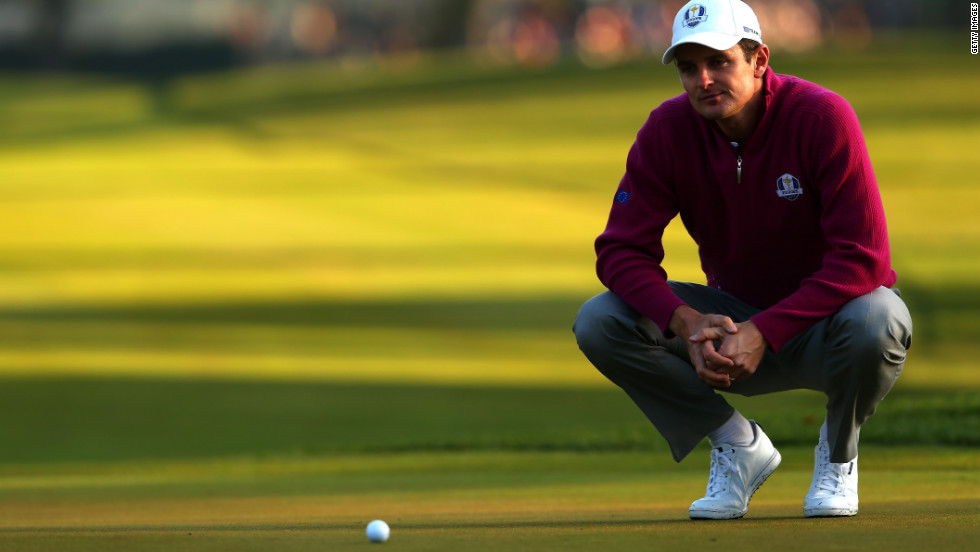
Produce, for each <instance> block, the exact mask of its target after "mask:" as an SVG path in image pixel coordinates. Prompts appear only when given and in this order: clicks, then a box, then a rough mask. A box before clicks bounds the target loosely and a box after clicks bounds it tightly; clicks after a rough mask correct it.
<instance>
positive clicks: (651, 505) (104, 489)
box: [0, 448, 980, 551]
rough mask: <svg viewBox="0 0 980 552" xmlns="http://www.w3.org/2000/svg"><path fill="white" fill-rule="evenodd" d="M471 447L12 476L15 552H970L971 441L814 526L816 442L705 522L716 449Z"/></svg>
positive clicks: (974, 478)
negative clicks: (805, 506) (852, 513)
mask: <svg viewBox="0 0 980 552" xmlns="http://www.w3.org/2000/svg"><path fill="white" fill-rule="evenodd" d="M699 452H700V453H701V454H697V453H696V454H695V455H694V456H692V457H691V458H690V459H688V460H685V462H683V463H682V464H680V465H676V464H674V463H673V462H672V461H670V460H669V459H665V455H651V454H638V453H627V454H622V453H603V454H580V453H574V454H569V453H494V452H486V453H465V454H459V453H458V454H397V455H362V456H338V457H330V458H311V457H303V458H278V459H264V460H256V459H252V460H249V459H238V460H234V459H231V460H223V461H219V460H214V461H205V462H144V463H116V464H109V463H106V464H76V465H60V466H51V467H39V466H30V467H24V468H20V469H16V468H11V467H8V468H5V469H4V471H3V473H2V475H0V512H2V513H3V515H2V518H0V541H2V543H3V550H32V551H39V550H41V551H43V550H67V549H70V550H134V549H138V550H164V549H180V550H188V551H212V550H224V549H236V550H269V549H288V550H358V549H363V548H364V547H365V546H368V543H367V541H366V539H365V537H364V534H363V531H364V526H365V525H366V524H367V522H368V521H370V520H372V519H376V518H381V519H385V520H386V521H387V522H388V523H389V525H391V527H392V537H391V540H390V541H389V543H388V546H391V547H393V548H394V549H397V550H461V549H464V550H527V549H529V548H531V547H533V548H534V549H541V550H573V551H574V550H598V549H602V550H610V549H620V547H625V546H647V547H649V546H651V545H655V546H656V547H657V548H664V549H674V550H689V549H694V548H697V547H702V546H709V545H721V544H722V543H723V544H724V546H725V547H726V548H730V549H732V550H758V549H759V546H760V545H761V544H760V543H765V546H766V547H774V548H784V547H792V548H793V549H794V550H799V551H809V550H814V551H817V550H827V549H832V550H867V549H868V548H869V547H872V546H873V547H875V549H877V547H879V546H887V547H888V549H890V550H897V551H901V550H909V551H911V550H915V551H918V550H922V549H937V550H948V549H954V550H957V549H965V548H966V547H967V546H969V545H970V544H972V543H973V542H974V541H975V538H976V531H977V528H978V518H977V513H978V505H980V504H978V499H977V497H978V491H980V471H978V467H980V461H978V458H977V456H976V455H975V454H973V453H971V452H968V451H963V450H957V449H946V450H943V449H940V450H925V449H895V448H889V449H881V448H868V449H867V450H864V451H862V472H861V492H862V501H861V512H860V513H859V515H858V516H856V517H855V518H848V519H810V520H808V519H805V518H803V517H802V512H801V510H802V505H801V504H802V495H803V494H804V493H805V492H806V488H807V486H808V484H809V477H810V470H811V469H812V459H811V451H810V450H809V449H802V448H793V449H785V450H784V451H783V452H784V462H783V465H782V466H781V467H780V469H779V470H778V471H777V472H776V473H775V474H774V475H773V476H772V477H771V478H770V479H769V481H767V482H766V484H765V485H764V486H763V487H762V488H761V489H760V490H759V491H758V492H757V494H756V496H755V497H754V499H753V501H752V504H751V508H750V511H749V514H748V516H746V518H744V519H742V520H734V521H725V522H692V521H690V520H688V519H687V518H686V508H687V505H688V504H689V503H690V501H691V500H692V499H693V498H696V497H697V496H700V493H703V490H704V482H705V477H706V472H707V470H706V465H705V464H706V455H705V454H703V452H704V451H699Z"/></svg>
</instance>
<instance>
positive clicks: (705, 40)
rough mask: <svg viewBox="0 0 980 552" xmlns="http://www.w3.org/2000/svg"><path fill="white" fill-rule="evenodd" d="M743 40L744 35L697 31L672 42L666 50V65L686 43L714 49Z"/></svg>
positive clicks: (733, 44) (721, 48) (729, 45)
mask: <svg viewBox="0 0 980 552" xmlns="http://www.w3.org/2000/svg"><path fill="white" fill-rule="evenodd" d="M740 40H742V37H739V36H731V35H720V34H718V33H697V34H692V35H690V36H686V37H684V38H682V39H681V40H680V41H678V42H677V43H675V44H671V46H670V48H667V51H666V52H664V57H663V60H662V61H663V62H664V65H670V63H671V62H672V61H674V54H675V53H677V48H678V47H679V46H683V45H684V44H701V45H703V46H707V47H708V48H711V49H713V50H722V51H723V50H727V49H729V48H731V47H732V46H735V45H736V44H738V43H739V41H740Z"/></svg>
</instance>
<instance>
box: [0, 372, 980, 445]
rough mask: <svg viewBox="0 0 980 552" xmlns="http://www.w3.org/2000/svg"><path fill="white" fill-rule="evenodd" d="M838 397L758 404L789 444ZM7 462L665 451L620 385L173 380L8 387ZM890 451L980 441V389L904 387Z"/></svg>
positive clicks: (883, 439) (893, 411)
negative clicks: (828, 401) (826, 403)
mask: <svg viewBox="0 0 980 552" xmlns="http://www.w3.org/2000/svg"><path fill="white" fill-rule="evenodd" d="M824 401H825V399H824V397H823V396H822V395H819V394H817V393H812V392H790V393H781V394H774V395H770V396H766V397H758V398H756V399H753V401H752V402H751V407H749V408H746V410H745V411H746V413H747V414H751V416H752V417H754V418H756V419H758V420H765V421H766V431H767V433H768V434H769V435H770V436H771V437H772V439H773V440H774V441H778V442H780V443H781V444H784V445H787V446H788V445H794V444H800V445H812V442H813V440H814V439H815V436H816V432H817V429H818V428H819V424H820V422H822V408H823V403H824ZM0 420H3V423H2V424H0V442H2V443H4V445H3V446H2V447H0V463H18V462H27V463H30V462H73V461H107V460H137V459H185V458H186V459H193V458H208V457H221V456H266V455H292V454H331V453H361V452H370V453H386V452H412V451H470V450H474V451H478V450H487V451H490V450H511V451H632V450H645V451H661V452H664V453H666V446H665V444H664V443H663V440H662V439H661V438H660V437H659V435H657V434H656V432H655V431H654V430H653V428H652V427H651V426H650V424H649V423H648V422H647V421H646V419H645V418H643V417H642V415H641V414H640V412H639V410H637V409H636V408H635V407H634V406H633V405H632V403H630V402H629V401H628V400H627V398H626V397H625V395H623V394H622V392H621V391H619V390H618V389H616V388H613V387H612V386H611V385H610V386H609V387H608V388H586V389H578V388H570V389H562V388H513V387H477V386H432V385H394V384H387V385H380V384H341V383H324V382H321V383H309V382H252V381H249V382H245V381H193V380H166V379H157V380H151V379H97V378H76V379H45V378H16V379H15V378H7V379H4V380H2V381H0ZM862 442H866V443H873V444H876V445H889V444H894V445H904V446H915V445H945V446H971V447H972V446H980V396H977V394H976V393H975V392H972V391H969V390H962V389H960V390H957V389H939V390H936V389H929V390H914V389H913V390H902V391H896V392H894V393H893V394H892V395H890V396H889V397H888V399H887V400H886V402H885V403H884V404H883V405H882V407H881V408H880V409H879V414H878V415H877V416H875V417H874V418H872V420H871V421H870V422H869V423H868V424H867V425H866V426H865V429H864V431H863V432H862Z"/></svg>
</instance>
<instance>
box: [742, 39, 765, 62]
mask: <svg viewBox="0 0 980 552" xmlns="http://www.w3.org/2000/svg"><path fill="white" fill-rule="evenodd" d="M738 45H739V46H740V47H741V48H742V54H743V55H744V56H745V62H746V63H752V56H754V55H755V52H756V51H757V50H758V49H759V47H761V46H762V43H761V42H756V41H754V40H752V39H751V38H743V39H742V40H739V41H738Z"/></svg>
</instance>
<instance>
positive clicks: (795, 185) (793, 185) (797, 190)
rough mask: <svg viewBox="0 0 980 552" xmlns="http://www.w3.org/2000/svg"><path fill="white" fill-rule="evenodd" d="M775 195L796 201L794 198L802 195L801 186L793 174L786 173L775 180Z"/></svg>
mask: <svg viewBox="0 0 980 552" xmlns="http://www.w3.org/2000/svg"><path fill="white" fill-rule="evenodd" d="M776 195H778V196H779V197H784V198H786V199H788V200H790V201H796V198H798V197H800V196H801V195H803V187H802V186H800V181H799V180H798V179H797V178H796V177H795V176H793V175H791V174H789V173H786V174H784V175H783V176H780V177H779V180H777V181H776Z"/></svg>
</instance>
